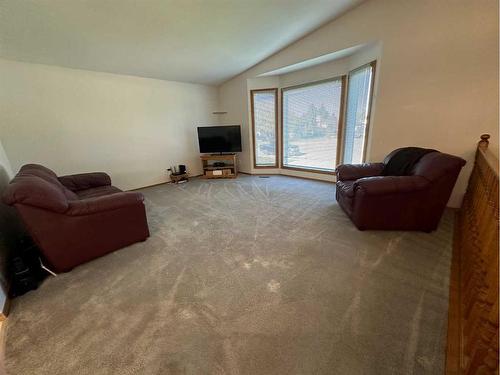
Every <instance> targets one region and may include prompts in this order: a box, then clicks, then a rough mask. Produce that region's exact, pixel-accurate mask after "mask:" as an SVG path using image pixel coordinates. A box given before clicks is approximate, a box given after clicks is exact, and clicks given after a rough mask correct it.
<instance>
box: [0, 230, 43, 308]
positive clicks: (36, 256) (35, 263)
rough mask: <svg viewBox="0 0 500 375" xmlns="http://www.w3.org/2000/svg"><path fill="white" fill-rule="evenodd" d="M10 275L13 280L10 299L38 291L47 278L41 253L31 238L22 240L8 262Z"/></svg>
mask: <svg viewBox="0 0 500 375" xmlns="http://www.w3.org/2000/svg"><path fill="white" fill-rule="evenodd" d="M7 267H8V273H9V276H10V279H11V287H10V290H9V295H10V297H12V298H14V297H17V296H21V295H23V294H25V293H27V292H29V291H30V290H34V289H37V288H38V286H39V285H40V283H41V282H42V281H43V279H45V278H46V277H47V273H46V271H44V270H43V269H42V265H41V263H40V252H39V250H38V247H37V246H36V245H35V244H34V243H33V241H32V240H31V238H29V237H24V238H22V239H21V240H20V241H19V243H18V246H16V249H15V250H14V251H13V252H12V254H11V256H10V258H9V261H8V265H7Z"/></svg>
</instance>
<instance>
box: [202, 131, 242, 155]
mask: <svg viewBox="0 0 500 375" xmlns="http://www.w3.org/2000/svg"><path fill="white" fill-rule="evenodd" d="M198 142H199V144H200V152H201V153H202V154H205V153H223V152H241V130H240V126H239V125H228V126H199V127H198Z"/></svg>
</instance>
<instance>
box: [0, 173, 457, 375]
mask: <svg viewBox="0 0 500 375" xmlns="http://www.w3.org/2000/svg"><path fill="white" fill-rule="evenodd" d="M334 189H335V188H334V185H333V184H330V183H323V182H315V181H307V180H301V179H295V178H289V177H283V176H273V177H271V178H267V179H263V178H258V177H255V176H252V177H251V176H241V177H239V178H238V179H236V180H215V181H206V180H201V179H194V180H192V181H190V182H189V183H187V184H184V185H179V186H176V185H161V186H157V187H152V188H147V189H144V190H143V193H144V194H145V196H146V200H147V208H148V217H149V223H150V227H151V233H152V236H151V238H150V239H148V241H146V242H144V243H139V244H136V245H133V246H130V247H128V248H126V249H123V250H120V251H117V252H115V253H113V254H110V255H108V256H105V257H103V258H100V259H98V260H95V261H93V262H91V263H88V264H86V265H83V266H80V267H78V268H76V269H74V270H73V271H72V272H70V273H67V274H62V275H60V276H58V277H56V278H50V279H48V280H46V281H45V282H44V284H43V285H42V286H41V287H40V289H39V290H37V291H33V292H30V293H28V294H27V295H25V296H23V297H21V298H18V299H16V300H14V303H13V309H12V313H11V315H10V317H9V319H8V323H7V348H6V364H7V370H8V373H9V374H13V375H17V374H22V375H29V374H36V375H45V374H47V375H48V374H50V375H56V374H71V375H78V374H89V375H90V374H92V375H99V374H120V375H126V374H171V375H179V374H196V375H201V374H210V375H211V374H220V375H222V374H225V375H243V374H246V375H267V374H277V375H278V374H279V375H298V374H300V375H312V374H315V375H322V374H329V375H330V374H340V375H349V374H360V375H361V374H363V375H366V374H382V375H388V374H442V373H443V366H444V345H445V330H446V317H447V304H448V300H447V298H448V276H449V265H450V256H451V233H452V224H453V222H452V214H451V213H450V212H448V213H447V214H446V215H445V217H444V218H443V220H442V222H441V225H440V227H439V230H438V231H436V232H434V233H432V234H426V233H411V232H376V231H366V232H360V231H358V230H357V229H356V228H355V227H354V226H353V225H352V224H351V223H350V221H349V220H348V218H347V217H346V216H345V214H344V213H343V212H342V211H341V209H340V208H339V206H338V205H337V204H336V202H335V199H334ZM422 204H425V202H422Z"/></svg>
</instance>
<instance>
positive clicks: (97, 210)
mask: <svg viewBox="0 0 500 375" xmlns="http://www.w3.org/2000/svg"><path fill="white" fill-rule="evenodd" d="M3 200H4V202H5V203H6V204H9V205H13V206H15V208H16V209H17V211H18V212H19V214H20V216H21V219H22V220H23V221H24V223H25V225H26V227H27V230H28V232H29V233H30V234H31V236H32V237H33V239H34V241H35V242H36V243H37V245H38V246H39V247H40V250H41V252H42V253H43V256H44V258H45V262H46V263H47V266H48V267H49V268H50V269H52V270H53V271H55V272H67V271H69V270H71V269H72V268H73V267H75V266H77V265H79V264H81V263H84V262H87V261H89V260H91V259H94V258H97V257H100V256H102V255H104V254H107V253H109V252H111V251H114V250H117V249H119V248H122V247H124V246H127V245H130V244H132V243H134V242H138V241H144V240H145V239H146V238H147V237H148V236H149V229H148V223H147V219H146V210H145V206H144V203H143V200H144V198H143V196H142V194H140V193H137V192H122V191H121V190H120V189H118V188H116V187H114V186H111V179H110V177H109V176H108V175H107V174H106V173H100V172H98V173H84V174H77V175H71V176H64V177H57V175H56V174H55V173H54V172H52V171H51V170H50V169H48V168H45V167H44V166H41V165H37V164H28V165H25V166H23V167H22V168H21V170H20V171H19V173H18V174H17V175H16V176H15V177H14V179H13V180H12V181H11V182H10V184H9V185H8V186H7V188H6V189H5V192H4V196H3Z"/></svg>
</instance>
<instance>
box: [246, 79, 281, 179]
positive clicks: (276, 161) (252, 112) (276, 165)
mask: <svg viewBox="0 0 500 375" xmlns="http://www.w3.org/2000/svg"><path fill="white" fill-rule="evenodd" d="M265 92H267V93H273V94H274V123H275V124H274V127H275V130H274V133H275V136H274V137H275V139H276V145H275V147H276V148H275V149H276V155H275V159H274V165H257V143H256V139H255V109H254V106H255V104H254V96H255V94H256V93H265ZM250 116H251V119H252V143H253V167H254V169H270V168H271V169H276V168H279V155H280V148H279V134H278V131H279V129H278V88H275V87H272V88H266V89H254V90H250Z"/></svg>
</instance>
